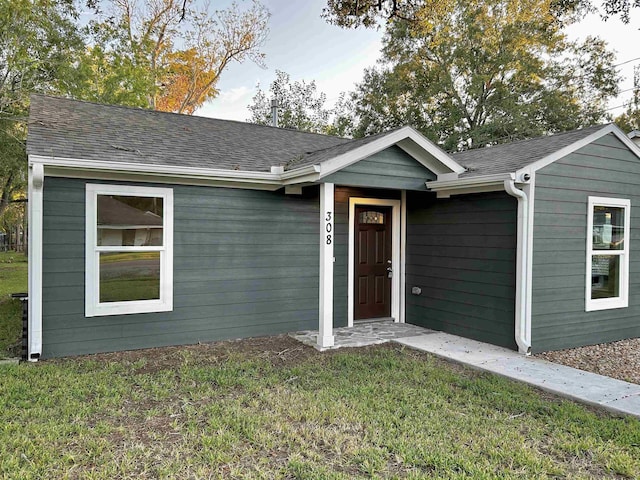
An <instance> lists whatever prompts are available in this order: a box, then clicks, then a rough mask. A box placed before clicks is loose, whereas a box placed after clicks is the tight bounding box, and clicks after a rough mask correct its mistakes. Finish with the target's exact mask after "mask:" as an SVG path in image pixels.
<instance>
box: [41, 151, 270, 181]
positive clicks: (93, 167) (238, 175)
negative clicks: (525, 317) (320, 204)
mask: <svg viewBox="0 0 640 480" xmlns="http://www.w3.org/2000/svg"><path fill="white" fill-rule="evenodd" d="M32 163H41V164H43V165H45V166H52V167H62V168H68V169H73V170H89V171H109V172H126V173H127V174H130V175H132V176H137V175H149V174H153V175H158V176H167V177H172V178H185V179H207V180H220V181H227V182H228V181H233V182H238V183H263V184H269V185H274V186H277V187H278V188H279V187H280V186H282V181H281V177H282V174H281V173H271V172H251V171H240V170H224V169H212V168H199V167H178V166H174V165H147V164H142V163H124V162H105V161H101V160H83V159H78V158H63V157H46V156H40V155H29V164H32Z"/></svg>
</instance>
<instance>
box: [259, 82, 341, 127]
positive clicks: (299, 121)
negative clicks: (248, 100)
mask: <svg viewBox="0 0 640 480" xmlns="http://www.w3.org/2000/svg"><path fill="white" fill-rule="evenodd" d="M273 98H277V99H278V104H279V108H278V126H279V127H281V128H291V129H295V130H302V131H305V132H313V133H326V134H340V132H339V131H337V130H336V129H335V128H334V126H333V124H332V123H331V118H332V115H333V110H332V109H329V108H325V103H326V101H327V96H326V94H324V93H322V92H318V87H317V86H316V82H315V81H311V82H309V83H307V82H305V81H304V80H300V81H297V80H296V81H294V82H291V76H290V75H289V74H288V73H285V72H282V71H280V70H276V79H275V80H274V81H273V82H272V83H271V86H270V87H269V92H265V91H263V90H262V89H260V86H259V85H258V91H257V92H256V94H255V95H254V96H253V99H252V100H253V103H252V104H251V105H249V106H248V108H249V110H250V111H251V118H249V119H248V120H247V121H249V122H251V123H256V124H258V125H272V122H273V119H272V115H271V99H273Z"/></svg>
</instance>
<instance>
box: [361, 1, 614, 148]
mask: <svg viewBox="0 0 640 480" xmlns="http://www.w3.org/2000/svg"><path fill="white" fill-rule="evenodd" d="M613 59H614V57H613V54H612V53H611V52H609V51H608V50H607V49H606V48H605V45H604V43H603V42H602V41H600V40H598V39H595V38H589V39H587V40H586V41H585V42H583V43H580V44H578V43H571V42H568V41H567V39H566V38H565V36H564V35H563V33H562V22H561V21H560V20H559V18H558V16H557V14H556V12H555V11H554V10H552V9H551V8H550V4H549V2H547V1H545V0H440V1H439V0H430V1H425V2H423V7H422V8H421V9H419V10H418V11H416V12H414V21H412V22H393V23H391V24H390V25H389V26H388V27H387V32H386V35H385V39H384V47H383V60H382V66H381V67H379V68H372V69H369V70H367V71H366V73H365V77H364V80H363V81H362V83H360V84H359V85H358V87H357V89H356V91H355V92H354V93H353V94H352V97H351V101H352V102H353V111H354V113H355V125H354V130H353V132H352V133H353V135H354V136H363V135H369V134H373V133H377V132H380V131H384V130H387V129H390V128H394V127H397V126H400V125H403V124H412V125H414V126H415V127H417V128H418V129H420V130H421V131H422V132H423V133H424V134H426V135H427V136H428V137H430V138H431V139H433V140H434V141H436V142H438V143H441V144H443V145H444V147H445V148H447V149H451V150H455V149H459V148H467V147H468V146H470V145H473V146H478V145H483V144H486V143H490V142H496V141H510V140H515V139H520V138H526V137H529V136H533V135H540V134H544V133H552V132H557V131H563V130H568V129H572V128H577V127H579V126H583V125H589V124H592V123H595V122H598V121H600V120H602V119H603V118H604V113H605V106H606V102H607V100H608V99H609V98H610V97H611V96H613V95H615V93H616V92H617V81H618V78H617V75H616V72H615V70H614V68H613V66H612V62H613Z"/></svg>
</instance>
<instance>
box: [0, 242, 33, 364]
mask: <svg viewBox="0 0 640 480" xmlns="http://www.w3.org/2000/svg"><path fill="white" fill-rule="evenodd" d="M26 291H27V257H26V256H25V255H24V254H23V253H16V252H0V358H4V357H13V356H16V355H19V354H20V337H21V335H22V307H21V305H20V300H16V299H12V298H11V297H10V294H12V293H18V292H26Z"/></svg>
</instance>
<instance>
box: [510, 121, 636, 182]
mask: <svg viewBox="0 0 640 480" xmlns="http://www.w3.org/2000/svg"><path fill="white" fill-rule="evenodd" d="M610 133H612V134H614V135H615V136H616V137H617V138H618V139H619V140H620V141H621V142H622V143H624V144H625V145H626V146H627V147H628V148H629V150H631V151H632V152H633V153H634V154H635V155H636V156H637V157H638V158H640V147H639V146H638V145H637V144H636V143H635V142H634V141H633V140H631V139H630V138H629V137H628V136H627V135H625V134H624V132H623V131H622V130H620V128H618V127H617V126H616V125H615V124H613V123H611V124H609V125H605V126H604V127H602V128H601V129H600V130H598V131H596V132H594V133H592V134H591V135H588V136H586V137H584V138H583V139H581V140H578V141H577V142H574V143H572V144H571V145H567V146H566V147H564V148H561V149H560V150H557V151H555V152H553V153H552V154H551V155H547V156H546V157H544V158H541V159H540V160H538V161H535V162H533V163H531V164H529V165H527V166H525V167H523V168H521V169H520V170H518V171H516V178H521V176H522V175H524V174H527V173H528V174H532V173H534V172H536V171H537V170H540V169H541V168H543V167H546V166H547V165H549V164H551V163H553V162H555V161H556V160H560V159H561V158H563V157H566V156H567V155H569V154H570V153H573V152H575V151H576V150H579V149H581V148H582V147H585V146H587V145H589V144H590V143H591V142H594V141H595V140H597V139H599V138H601V137H604V136H605V135H608V134H610Z"/></svg>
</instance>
